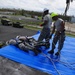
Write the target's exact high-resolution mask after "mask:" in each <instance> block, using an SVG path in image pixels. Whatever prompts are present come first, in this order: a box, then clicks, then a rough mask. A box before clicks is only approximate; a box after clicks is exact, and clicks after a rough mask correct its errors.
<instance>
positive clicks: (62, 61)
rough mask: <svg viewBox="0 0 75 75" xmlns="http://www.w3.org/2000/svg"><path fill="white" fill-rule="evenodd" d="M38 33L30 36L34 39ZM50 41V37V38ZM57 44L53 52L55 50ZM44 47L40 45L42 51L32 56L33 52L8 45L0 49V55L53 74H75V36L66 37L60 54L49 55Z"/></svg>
mask: <svg viewBox="0 0 75 75" xmlns="http://www.w3.org/2000/svg"><path fill="white" fill-rule="evenodd" d="M39 34H40V33H37V34H36V35H34V36H32V37H34V38H35V39H36V40H37V39H38V37H39ZM50 42H52V39H51V40H50ZM57 46H58V44H57V45H56V49H55V52H56V51H57ZM50 49H51V46H50V48H49V49H45V47H41V50H42V52H43V53H44V54H45V55H44V54H43V53H41V54H39V55H38V56H34V55H33V52H31V51H30V53H29V54H28V53H25V52H23V51H22V50H20V49H18V48H16V47H15V46H12V45H8V46H6V47H4V48H1V49H0V55H1V56H4V57H6V58H9V59H11V60H13V61H16V62H19V63H22V64H25V65H27V66H30V67H32V68H35V69H38V70H41V71H44V72H47V73H49V74H53V75H75V38H72V37H68V36H67V37H66V39H65V42H64V47H63V49H62V51H61V55H60V56H58V57H57V56H55V55H50V54H48V53H47V51H48V50H50ZM46 55H47V56H46Z"/></svg>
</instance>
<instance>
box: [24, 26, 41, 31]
mask: <svg viewBox="0 0 75 75" xmlns="http://www.w3.org/2000/svg"><path fill="white" fill-rule="evenodd" d="M24 28H27V29H31V30H36V31H37V30H41V29H42V28H37V27H33V26H28V25H24Z"/></svg>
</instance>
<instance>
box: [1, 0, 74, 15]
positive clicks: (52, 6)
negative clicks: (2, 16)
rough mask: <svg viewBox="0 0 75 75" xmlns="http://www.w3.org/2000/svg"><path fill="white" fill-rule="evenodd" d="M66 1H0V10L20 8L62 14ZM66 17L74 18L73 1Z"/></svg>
mask: <svg viewBox="0 0 75 75" xmlns="http://www.w3.org/2000/svg"><path fill="white" fill-rule="evenodd" d="M65 2H66V0H0V8H21V9H25V10H33V11H43V9H44V8H48V9H49V10H50V12H56V13H59V14H63V13H64V10H65V7H66V3H65ZM67 14H68V15H74V16H75V1H74V2H72V3H71V4H70V8H69V10H68V13H67Z"/></svg>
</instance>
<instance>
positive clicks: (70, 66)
mask: <svg viewBox="0 0 75 75" xmlns="http://www.w3.org/2000/svg"><path fill="white" fill-rule="evenodd" d="M53 44H54V42H53ZM54 45H55V44H54ZM62 57H63V56H62ZM63 59H64V60H66V62H63V61H58V62H60V63H62V64H63V65H64V66H67V67H69V68H70V69H73V70H75V68H74V67H73V66H72V65H71V64H70V63H69V62H68V61H67V59H66V58H64V57H63ZM74 64H75V63H74Z"/></svg>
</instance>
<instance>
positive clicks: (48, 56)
mask: <svg viewBox="0 0 75 75" xmlns="http://www.w3.org/2000/svg"><path fill="white" fill-rule="evenodd" d="M42 54H43V55H44V56H45V57H47V58H48V59H49V60H50V61H51V63H52V64H53V66H54V69H55V70H56V72H57V73H58V75H61V74H60V72H59V70H57V68H56V66H55V64H54V62H53V61H52V59H51V57H49V56H47V55H46V54H44V53H42Z"/></svg>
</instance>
